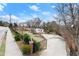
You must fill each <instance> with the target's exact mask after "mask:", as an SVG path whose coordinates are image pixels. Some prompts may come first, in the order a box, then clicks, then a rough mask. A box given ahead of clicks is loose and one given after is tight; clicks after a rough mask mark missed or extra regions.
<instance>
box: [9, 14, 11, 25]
mask: <svg viewBox="0 0 79 59" xmlns="http://www.w3.org/2000/svg"><path fill="white" fill-rule="evenodd" d="M9 17H10V24H11V14H9Z"/></svg>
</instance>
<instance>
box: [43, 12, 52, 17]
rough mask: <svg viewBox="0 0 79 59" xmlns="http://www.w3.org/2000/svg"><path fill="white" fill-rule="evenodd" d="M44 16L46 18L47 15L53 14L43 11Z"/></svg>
mask: <svg viewBox="0 0 79 59" xmlns="http://www.w3.org/2000/svg"><path fill="white" fill-rule="evenodd" d="M42 14H43V15H45V16H46V15H47V16H48V15H50V14H51V13H50V12H49V11H43V12H42Z"/></svg>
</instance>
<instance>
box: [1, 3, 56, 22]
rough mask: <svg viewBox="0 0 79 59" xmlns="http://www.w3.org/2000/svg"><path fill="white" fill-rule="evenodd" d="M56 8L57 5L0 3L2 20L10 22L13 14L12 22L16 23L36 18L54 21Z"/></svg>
mask: <svg viewBox="0 0 79 59" xmlns="http://www.w3.org/2000/svg"><path fill="white" fill-rule="evenodd" d="M55 7H56V4H55V3H53V4H52V3H0V18H1V19H2V20H4V21H9V14H11V15H12V19H13V20H12V21H15V22H23V21H28V20H31V19H32V18H35V17H39V18H40V19H41V20H43V21H52V20H54V18H53V16H55V15H56V13H57V12H56V10H55ZM6 19H7V20H6Z"/></svg>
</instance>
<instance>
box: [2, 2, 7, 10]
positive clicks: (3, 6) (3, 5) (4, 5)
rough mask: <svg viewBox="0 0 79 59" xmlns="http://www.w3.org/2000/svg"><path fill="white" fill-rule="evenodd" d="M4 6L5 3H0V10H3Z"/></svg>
mask: <svg viewBox="0 0 79 59" xmlns="http://www.w3.org/2000/svg"><path fill="white" fill-rule="evenodd" d="M6 6H7V4H5V3H0V11H3V10H4V8H5V7H6Z"/></svg>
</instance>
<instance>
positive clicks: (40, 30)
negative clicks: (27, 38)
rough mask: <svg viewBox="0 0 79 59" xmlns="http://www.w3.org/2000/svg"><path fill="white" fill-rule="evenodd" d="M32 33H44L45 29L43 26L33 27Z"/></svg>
mask: <svg viewBox="0 0 79 59" xmlns="http://www.w3.org/2000/svg"><path fill="white" fill-rule="evenodd" d="M31 31H32V33H36V34H41V33H44V29H41V28H32V30H31Z"/></svg>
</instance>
